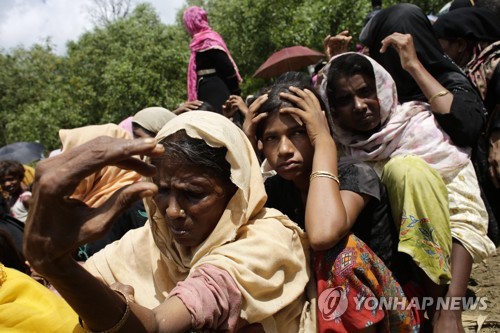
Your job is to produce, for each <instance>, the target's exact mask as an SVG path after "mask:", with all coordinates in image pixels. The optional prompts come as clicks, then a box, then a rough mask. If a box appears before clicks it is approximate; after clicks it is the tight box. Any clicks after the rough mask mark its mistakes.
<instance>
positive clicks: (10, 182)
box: [0, 174, 21, 194]
mask: <svg viewBox="0 0 500 333" xmlns="http://www.w3.org/2000/svg"><path fill="white" fill-rule="evenodd" d="M0 186H2V190H3V191H5V192H8V193H9V194H13V193H15V192H16V191H17V190H18V189H19V186H21V180H20V179H18V178H17V177H15V176H13V175H10V174H7V175H5V176H3V178H2V179H0Z"/></svg>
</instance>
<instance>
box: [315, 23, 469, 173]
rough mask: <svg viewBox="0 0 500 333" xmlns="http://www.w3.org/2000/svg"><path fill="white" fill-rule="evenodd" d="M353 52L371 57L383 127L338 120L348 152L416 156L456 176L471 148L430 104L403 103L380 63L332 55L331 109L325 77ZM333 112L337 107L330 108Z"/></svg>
mask: <svg viewBox="0 0 500 333" xmlns="http://www.w3.org/2000/svg"><path fill="white" fill-rule="evenodd" d="M374 19H375V18H374ZM349 54H356V55H358V56H362V57H365V58H367V59H368V60H369V61H370V63H371V65H372V67H373V71H374V74H375V84H376V89H377V98H378V102H379V105H380V118H381V126H380V128H379V130H378V131H377V132H375V133H371V134H369V135H367V134H360V133H357V132H353V131H351V130H350V129H346V128H342V127H341V126H339V125H338V124H335V123H334V124H333V134H334V137H335V139H336V141H337V142H338V143H340V144H341V145H342V148H343V150H344V152H345V153H346V154H347V155H349V156H353V157H355V158H357V159H359V160H361V161H367V162H375V161H384V160H388V159H389V158H391V157H394V156H396V155H416V156H419V157H421V158H422V159H423V160H424V161H426V162H427V163H428V164H429V165H430V166H432V167H433V168H435V169H436V170H437V171H439V172H440V174H441V175H443V176H450V175H453V174H454V173H456V172H457V171H458V170H460V169H461V168H462V167H464V166H465V165H466V164H467V163H468V162H469V156H470V149H469V148H459V147H457V146H455V145H454V144H453V142H452V141H451V139H450V137H449V136H448V135H447V134H446V133H445V132H444V131H443V130H442V129H441V127H440V126H439V124H438V123H437V121H436V119H435V118H434V115H433V113H432V111H431V109H430V105H429V104H428V103H425V102H419V101H415V102H408V103H404V104H402V105H400V104H399V103H398V95H397V92H396V83H395V82H394V80H393V79H392V77H391V75H390V74H389V73H388V72H387V71H386V70H385V69H384V67H382V66H381V65H380V64H379V63H378V62H376V61H375V60H373V59H372V58H370V57H367V56H365V55H363V54H360V53H353V52H348V53H343V54H340V55H338V56H335V57H332V59H331V60H330V62H329V63H328V64H327V65H326V66H325V67H324V68H323V69H322V73H321V75H322V80H321V82H320V83H319V84H320V86H319V93H320V96H321V98H322V100H323V101H324V102H325V104H326V105H327V106H328V108H329V109H330V107H329V102H328V80H327V78H326V77H325V76H327V75H328V72H329V71H330V66H331V63H332V61H334V60H335V59H338V58H339V57H343V56H346V55H349ZM330 112H334V110H332V109H330Z"/></svg>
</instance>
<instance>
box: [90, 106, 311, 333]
mask: <svg viewBox="0 0 500 333" xmlns="http://www.w3.org/2000/svg"><path fill="white" fill-rule="evenodd" d="M179 130H185V131H186V133H187V135H188V136H190V137H192V138H197V139H202V140H204V141H205V142H206V143H207V144H208V145H210V146H212V147H226V148H227V155H226V160H227V161H228V162H229V164H230V165H231V181H232V182H233V183H234V184H235V185H236V186H237V187H238V189H237V191H236V193H235V195H234V196H233V197H232V199H231V200H230V201H229V203H228V205H227V207H226V209H225V211H224V213H223V214H222V216H221V218H220V221H219V222H218V224H217V226H216V227H215V229H214V230H213V231H212V233H211V234H210V235H209V236H208V238H207V239H206V240H205V241H204V242H202V243H201V244H200V245H198V246H197V247H196V248H186V247H183V246H180V245H178V244H177V243H176V242H175V241H174V238H173V236H172V235H171V233H170V231H169V229H168V228H167V226H166V222H165V219H164V217H163V215H162V212H160V211H158V209H157V207H156V205H155V203H154V201H153V200H152V199H151V198H148V199H146V208H147V210H148V215H149V218H150V221H149V223H147V224H146V225H145V226H144V227H143V228H140V229H136V230H132V231H131V232H129V233H128V234H126V235H125V236H124V238H122V239H121V240H120V241H119V242H117V243H114V244H112V245H110V246H108V247H106V248H105V249H104V250H103V251H101V252H99V253H97V254H96V255H94V256H93V257H91V258H90V259H89V260H88V261H87V264H86V267H87V269H89V271H90V272H91V273H93V274H94V275H96V276H98V277H101V278H102V279H103V280H104V281H105V282H106V283H108V284H111V283H113V282H115V281H119V282H122V283H125V284H129V285H131V286H133V287H134V289H135V298H136V300H137V302H138V303H139V304H141V305H144V306H147V307H149V308H152V307H155V306H158V305H159V304H160V303H161V302H163V301H164V300H165V298H166V297H167V294H168V292H169V291H170V290H171V289H172V288H173V287H174V286H175V285H176V283H177V282H179V281H182V280H184V279H186V277H187V276H188V275H189V274H190V273H191V272H193V270H194V269H196V268H197V267H199V266H200V265H206V264H208V265H213V266H215V267H218V268H220V269H223V270H225V271H227V272H228V273H229V274H230V275H231V276H232V278H233V279H234V281H235V283H236V284H237V286H238V288H239V290H240V291H241V294H242V298H243V300H242V311H241V317H242V318H243V319H246V320H248V321H249V322H250V323H253V322H262V323H264V327H265V328H266V329H267V328H269V331H271V332H272V331H276V332H292V331H297V329H298V320H299V318H300V316H301V313H302V309H303V306H304V304H305V295H304V288H305V286H306V284H307V283H308V280H309V270H308V265H307V261H308V246H307V244H306V238H305V234H303V232H302V231H301V229H300V228H298V226H297V225H296V224H295V223H293V222H292V221H290V220H289V219H288V218H287V217H286V216H284V215H283V214H282V213H280V212H279V211H277V210H273V209H268V208H265V207H264V204H265V202H266V200H267V196H266V193H265V188H264V185H263V180H262V176H261V173H260V168H259V162H258V160H257V158H256V156H255V153H254V151H253V148H252V146H251V144H250V142H249V141H248V139H247V138H246V136H245V134H244V133H243V132H242V131H241V130H240V129H239V128H237V127H236V126H235V125H234V124H233V123H232V122H231V121H230V120H228V119H227V118H225V117H223V116H221V115H218V114H216V113H213V112H205V111H197V112H187V113H184V114H182V115H179V116H177V117H175V118H174V119H172V120H171V121H169V122H168V123H167V124H166V125H165V126H164V127H163V129H162V130H161V131H160V132H159V133H158V135H157V137H156V138H157V140H158V141H161V140H163V139H165V138H167V137H168V136H169V135H171V134H173V133H176V132H178V131H179ZM117 258H120V259H117ZM122 258H123V259H122Z"/></svg>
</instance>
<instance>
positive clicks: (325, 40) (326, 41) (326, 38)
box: [323, 35, 331, 47]
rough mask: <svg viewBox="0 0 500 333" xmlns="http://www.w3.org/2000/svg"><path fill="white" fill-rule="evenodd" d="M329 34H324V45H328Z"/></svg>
mask: <svg viewBox="0 0 500 333" xmlns="http://www.w3.org/2000/svg"><path fill="white" fill-rule="evenodd" d="M330 37H331V36H330V35H328V36H326V37H325V39H323V46H324V47H326V46H327V45H328V42H329V41H330Z"/></svg>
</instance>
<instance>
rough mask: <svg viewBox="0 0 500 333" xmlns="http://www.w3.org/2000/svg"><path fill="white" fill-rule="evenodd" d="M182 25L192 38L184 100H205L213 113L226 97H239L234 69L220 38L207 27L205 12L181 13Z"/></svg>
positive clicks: (236, 69)
mask: <svg viewBox="0 0 500 333" xmlns="http://www.w3.org/2000/svg"><path fill="white" fill-rule="evenodd" d="M184 25H185V27H186V29H187V31H188V32H189V34H190V35H191V36H192V37H193V40H192V41H191V44H189V48H190V50H191V57H190V59H189V65H188V71H187V81H188V83H187V88H188V100H190V101H194V100H200V101H206V102H208V103H210V104H211V105H213V107H214V108H215V110H216V112H218V113H222V105H223V104H224V103H225V102H226V100H227V99H228V98H229V96H230V95H240V93H241V92H240V88H239V83H240V82H241V77H240V74H239V73H238V68H237V67H236V64H235V62H234V60H233V58H232V57H231V54H230V53H229V50H228V49H227V46H226V43H225V42H224V40H223V39H222V37H221V36H220V35H219V34H218V33H217V32H215V31H213V30H212V28H211V27H210V25H209V24H208V17H207V13H206V12H205V11H204V10H203V9H202V8H200V7H196V6H191V7H189V8H188V9H186V11H185V12H184Z"/></svg>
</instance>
